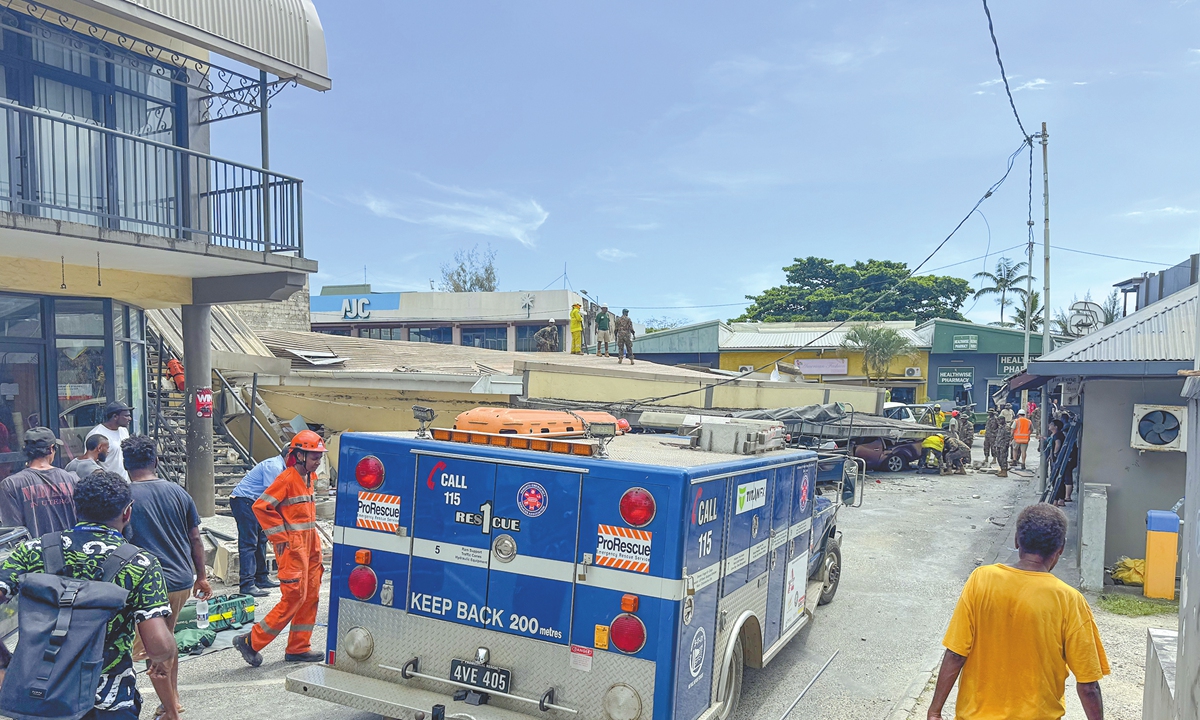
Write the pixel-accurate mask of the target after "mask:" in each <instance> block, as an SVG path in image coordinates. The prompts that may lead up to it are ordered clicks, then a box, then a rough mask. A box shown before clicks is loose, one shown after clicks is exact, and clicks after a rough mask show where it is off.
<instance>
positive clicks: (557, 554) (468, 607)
mask: <svg viewBox="0 0 1200 720" xmlns="http://www.w3.org/2000/svg"><path fill="white" fill-rule="evenodd" d="M418 458H419V459H418V461H417V488H416V497H415V499H414V502H413V541H412V548H413V549H412V555H413V559H412V576H411V580H410V585H409V603H408V607H409V612H412V613H416V614H420V615H426V616H429V617H436V618H439V619H442V620H448V621H450V622H457V623H461V624H465V625H473V626H476V627H482V628H487V629H488V630H496V631H498V632H505V633H510V634H514V635H521V636H524V637H535V638H537V639H539V640H546V641H549V642H554V643H559V644H566V643H567V641H568V632H569V628H570V626H571V623H570V620H571V607H572V599H573V592H574V583H575V577H574V557H575V553H576V547H577V545H578V540H579V538H578V528H579V497H580V485H581V475H580V473H578V472H572V471H570V470H567V469H561V470H559V469H551V468H541V467H532V466H526V465H515V464H508V463H491V462H487V461H481V460H474V459H463V458H460V457H456V456H450V455H423V454H422V455H419V456H418Z"/></svg>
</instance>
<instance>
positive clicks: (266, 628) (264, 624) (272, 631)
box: [258, 620, 283, 637]
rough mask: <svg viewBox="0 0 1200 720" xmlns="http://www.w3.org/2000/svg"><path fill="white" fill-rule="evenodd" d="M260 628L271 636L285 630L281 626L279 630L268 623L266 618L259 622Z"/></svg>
mask: <svg viewBox="0 0 1200 720" xmlns="http://www.w3.org/2000/svg"><path fill="white" fill-rule="evenodd" d="M258 629H259V630H262V631H263V632H265V633H266V634H268V635H270V636H271V637H275V636H276V635H278V634H279V633H280V632H281V631H282V630H283V628H279V630H276V629H275V628H273V627H271V626H270V625H268V624H267V621H266V620H263V621H262V622H260V623H259V624H258Z"/></svg>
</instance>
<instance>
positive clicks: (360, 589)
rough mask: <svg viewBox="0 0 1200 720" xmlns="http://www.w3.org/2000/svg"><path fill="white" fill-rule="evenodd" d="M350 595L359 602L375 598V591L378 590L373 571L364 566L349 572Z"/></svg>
mask: <svg viewBox="0 0 1200 720" xmlns="http://www.w3.org/2000/svg"><path fill="white" fill-rule="evenodd" d="M348 584H349V585H350V594H351V595H353V596H354V597H356V598H358V599H359V600H370V599H371V598H373V597H375V591H376V590H377V589H378V588H379V578H377V577H375V571H374V570H372V569H371V568H369V567H367V566H366V565H359V566H358V567H356V568H354V569H353V570H351V571H350V580H349V582H348Z"/></svg>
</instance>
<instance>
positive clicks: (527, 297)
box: [521, 293, 533, 318]
mask: <svg viewBox="0 0 1200 720" xmlns="http://www.w3.org/2000/svg"><path fill="white" fill-rule="evenodd" d="M521 307H523V308H525V317H527V318H528V317H530V316H532V315H533V293H525V294H524V295H522V296H521Z"/></svg>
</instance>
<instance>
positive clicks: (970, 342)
mask: <svg viewBox="0 0 1200 720" xmlns="http://www.w3.org/2000/svg"><path fill="white" fill-rule="evenodd" d="M978 349H979V336H978V335H955V336H954V351H955V352H958V351H959V350H978Z"/></svg>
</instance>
